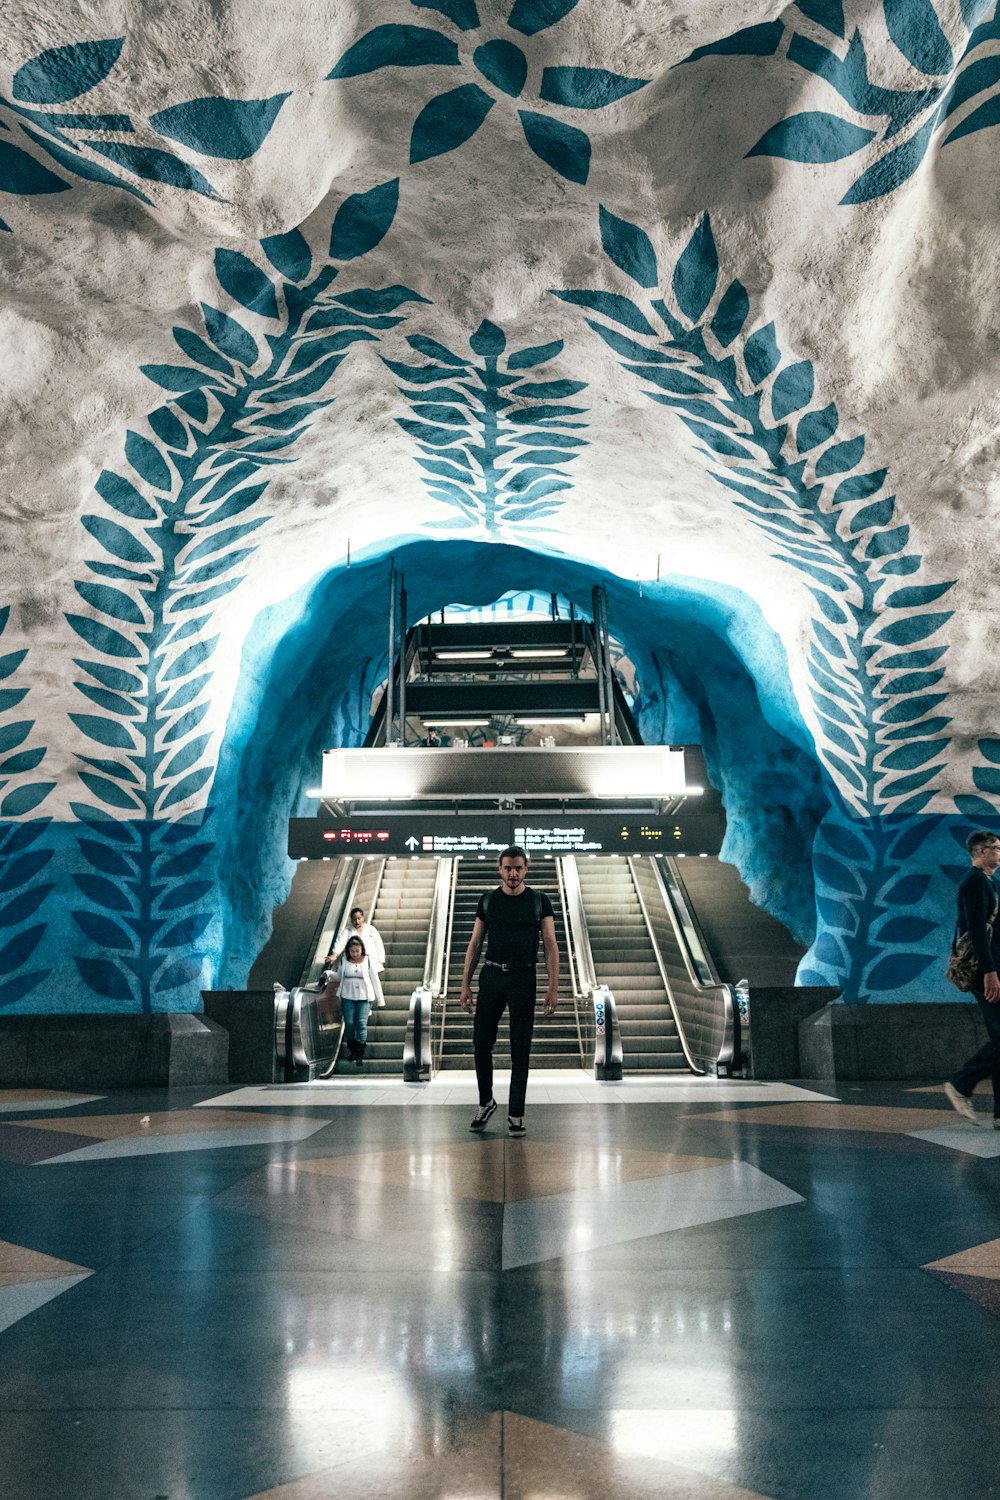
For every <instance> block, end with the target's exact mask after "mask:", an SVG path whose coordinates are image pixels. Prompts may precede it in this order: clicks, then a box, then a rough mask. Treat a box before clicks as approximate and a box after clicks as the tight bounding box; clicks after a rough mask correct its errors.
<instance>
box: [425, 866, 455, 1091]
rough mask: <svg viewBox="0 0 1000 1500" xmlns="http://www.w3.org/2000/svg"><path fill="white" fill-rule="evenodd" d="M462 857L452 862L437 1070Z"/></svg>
mask: <svg viewBox="0 0 1000 1500" xmlns="http://www.w3.org/2000/svg"><path fill="white" fill-rule="evenodd" d="M461 858H462V856H461V855H460V854H459V855H457V856H456V857H455V859H453V860H452V862H451V863H452V872H451V892H450V894H449V897H448V927H447V931H446V934H445V943H444V979H443V981H442V985H441V991H440V994H439V995H438V997H437V1000H438V1005H439V1006H440V1010H441V1019H440V1025H439V1026H438V1040H437V1051H436V1053H435V1055H434V1068H435V1071H436V1070H437V1069H438V1068H440V1066H441V1059H442V1057H443V1056H444V1033H445V1025H446V1022H447V1012H448V985H449V983H450V980H451V945H452V942H453V940H454V936H455V895H456V892H457V891H458V872H459V868H460V862H461ZM432 1050H433V1048H432Z"/></svg>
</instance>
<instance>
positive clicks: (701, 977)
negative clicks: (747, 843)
mask: <svg viewBox="0 0 1000 1500" xmlns="http://www.w3.org/2000/svg"><path fill="white" fill-rule="evenodd" d="M629 865H630V867H631V865H632V861H631V860H629ZM664 867H665V869H666V874H667V876H669V881H668V880H667V879H666V878H665V876H664ZM649 868H650V869H652V871H653V876H654V880H655V883H656V885H657V888H658V890H659V892H660V895H661V897H662V899H663V907H664V910H665V911H666V913H667V916H668V918H669V920H670V924H671V926H672V928H673V930H674V936H675V938H676V939H677V946H678V948H679V950H680V954H681V958H682V959H683V962H684V967H685V969H686V971H687V976H688V980H689V982H690V984H691V985H692V987H693V988H694V989H696V990H698V991H700V992H703V993H704V992H709V991H714V992H716V993H717V994H718V995H719V998H720V999H721V1002H722V1022H723V1025H722V1042H721V1045H720V1046H719V1048H718V1051H717V1053H716V1055H715V1056H713V1057H711V1058H706V1059H705V1063H706V1066H702V1065H700V1064H698V1063H696V1062H694V1061H693V1060H692V1058H691V1053H690V1046H689V1043H688V1040H687V1036H686V1035H685V1033H684V1027H683V1023H682V1022H681V1021H680V1019H679V1017H678V1012H677V1007H676V1005H675V1003H674V998H673V996H672V995H670V991H669V986H668V990H667V993H668V995H670V1007H671V1010H672V1011H673V1013H674V1018H675V1020H677V1021H678V1026H677V1030H678V1035H679V1036H680V1039H681V1046H682V1047H683V1049H684V1055H685V1057H687V1058H688V1059H689V1061H690V1062H691V1066H692V1067H693V1068H694V1070H695V1071H696V1072H698V1073H705V1072H707V1071H708V1066H707V1064H711V1065H714V1066H715V1067H718V1066H719V1065H720V1064H722V1065H723V1066H725V1067H732V1066H735V1065H736V1031H735V1026H736V1022H735V1014H736V1006H735V997H734V994H733V987H732V985H730V984H726V983H725V982H724V981H723V980H721V979H720V978H719V975H718V972H717V970H716V968H715V965H714V964H713V962H712V959H711V955H710V953H709V950H708V946H707V944H706V943H705V941H704V939H703V937H702V935H701V929H700V927H699V926H698V922H697V918H696V917H695V915H694V913H693V912H692V910H691V908H690V906H689V904H688V901H687V898H686V896H685V894H684V890H683V886H682V885H681V883H680V879H679V876H678V873H677V871H676V870H675V869H674V868H673V867H672V862H671V861H670V860H669V859H668V860H666V861H664V865H663V866H661V864H660V861H659V860H658V859H656V858H655V857H653V858H651V859H650V861H649ZM632 879H633V883H634V884H635V886H636V891H637V894H638V895H639V900H640V903H641V904H642V907H643V915H644V917H645V919H646V925H647V927H649V928H650V936H651V937H653V932H652V925H651V923H650V922H649V917H648V913H647V911H646V905H645V901H644V900H643V897H642V893H641V891H639V886H638V882H637V881H636V879H635V871H634V869H633V871H632ZM653 942H654V947H655V948H656V949H657V962H659V961H660V958H659V949H658V945H657V944H656V941H655V937H654V938H653Z"/></svg>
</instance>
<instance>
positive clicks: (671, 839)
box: [288, 807, 725, 859]
mask: <svg viewBox="0 0 1000 1500" xmlns="http://www.w3.org/2000/svg"><path fill="white" fill-rule="evenodd" d="M724 831H725V830H724V827H723V821H722V817H721V816H720V815H719V814H718V813H715V812H712V811H707V812H700V811H688V808H687V807H685V808H683V809H682V810H681V812H679V813H676V814H674V815H672V816H671V817H663V818H657V817H645V818H636V819H634V820H631V819H629V818H628V817H627V816H626V817H624V818H623V817H621V816H615V815H614V814H611V813H586V814H584V815H583V816H581V817H579V818H576V817H573V816H572V815H571V814H567V815H565V816H559V817H553V816H550V815H545V816H542V817H539V818H537V819H534V818H532V817H530V816H529V815H526V814H525V813H523V812H521V813H517V814H515V815H510V816H508V815H506V814H502V813H486V814H482V815H477V814H459V815H458V816H454V815H448V814H447V813H425V814H413V815H403V816H399V817H397V816H395V815H389V816H386V815H384V814H383V815H380V816H379V817H377V818H373V819H365V818H362V817H352V818H345V819H344V820H343V821H342V822H339V823H337V822H333V821H330V820H329V819H326V818H322V817H320V818H293V819H292V821H291V824H290V827H289V834H288V852H289V854H290V855H291V857H292V858H293V859H332V858H334V857H337V856H340V855H363V854H377V855H395V856H396V857H400V856H403V857H405V856H407V855H410V856H414V857H420V856H423V857H425V858H427V857H431V858H433V857H434V856H435V855H454V854H460V855H468V856H470V857H472V858H475V857H476V856H478V855H480V854H482V855H485V856H486V857H488V858H493V859H496V856H497V855H498V854H499V852H500V851H501V849H505V848H506V847H507V846H508V845H509V844H520V845H521V846H522V847H523V848H525V849H527V850H528V852H529V853H532V854H578V855H583V856H585V855H588V854H718V852H719V849H720V847H721V844H722V836H723V833H724Z"/></svg>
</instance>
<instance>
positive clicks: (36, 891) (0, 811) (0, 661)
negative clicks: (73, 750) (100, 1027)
mask: <svg viewBox="0 0 1000 1500" xmlns="http://www.w3.org/2000/svg"><path fill="white" fill-rule="evenodd" d="M9 621H10V606H9V605H6V606H4V608H2V609H0V636H2V635H3V634H4V632H5V631H6V629H7V626H8V623H9ZM27 655H28V652H27V649H21V650H19V651H4V652H2V653H0V683H2V684H3V686H2V687H0V1008H2V1007H4V1006H7V1005H11V1004H13V1003H15V1002H17V1001H19V1000H21V999H22V998H23V997H24V996H25V995H28V994H30V992H31V991H32V990H33V989H35V988H36V987H37V986H38V985H40V984H41V983H42V981H43V980H44V979H46V978H47V977H48V975H49V974H50V973H51V969H48V968H40V969H32V970H29V969H26V968H25V965H26V964H28V963H29V962H30V960H31V958H32V956H33V954H34V952H35V950H36V948H37V947H38V945H39V943H40V942H41V940H42V938H43V936H44V934H45V931H46V928H47V925H48V924H47V923H46V922H39V921H36V920H34V919H35V918H37V916H38V914H39V912H40V909H41V907H42V906H43V905H44V903H45V901H46V900H47V899H48V897H49V895H50V894H51V892H52V890H53V889H54V883H53V882H52V881H46V880H43V879H42V878H40V877H41V876H42V872H43V870H44V869H45V867H46V865H48V863H49V861H50V860H51V858H52V855H53V852H54V851H53V850H52V849H50V848H45V847H44V846H43V845H42V844H41V843H40V840H42V839H43V838H44V836H45V832H46V829H47V828H48V826H49V823H50V822H51V819H50V818H48V817H46V816H44V815H41V816H32V815H33V814H36V813H37V811H38V809H39V808H40V807H41V805H42V803H43V802H44V801H45V800H46V798H47V797H48V795H49V793H50V792H51V791H52V789H53V788H54V786H55V784H56V783H55V782H54V781H40V780H38V779H36V773H37V772H38V770H39V767H40V766H41V764H42V762H43V761H44V759H45V756H46V754H47V747H46V746H44V745H35V744H32V743H31V731H32V730H33V729H34V727H35V721H34V719H25V718H19V717H17V712H18V710H19V709H20V708H21V705H22V704H23V702H24V700H25V698H26V697H27V696H28V691H29V690H28V688H27V687H22V686H20V685H16V684H17V678H18V674H19V673H21V672H22V670H23V668H24V664H25V658H26V657H27ZM15 819H16V820H18V821H12V820H15Z"/></svg>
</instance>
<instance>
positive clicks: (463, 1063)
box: [437, 857, 582, 1069]
mask: <svg viewBox="0 0 1000 1500" xmlns="http://www.w3.org/2000/svg"><path fill="white" fill-rule="evenodd" d="M457 863H458V872H457V876H456V881H455V893H454V914H453V918H452V929H451V944H450V950H449V955H448V972H449V980H448V989H447V993H446V994H445V996H444V997H443V1005H444V1016H443V1019H442V1025H441V1028H440V1031H439V1032H438V1046H437V1053H438V1057H437V1065H438V1067H440V1068H448V1069H457V1068H463V1069H468V1068H471V1067H472V1066H473V1052H472V1021H473V1018H472V1017H471V1016H467V1015H466V1014H465V1012H464V1011H463V1010H462V1009H461V1007H460V1006H459V1003H458V997H459V991H460V989H461V984H462V971H463V965H464V962H465V953H466V950H467V948H468V946H469V941H470V939H471V937H472V929H473V926H474V925H475V920H476V908H477V906H478V904H479V898H480V896H481V895H482V894H483V892H484V891H491V890H495V889H496V887H497V885H498V884H499V880H498V878H497V872H496V866H495V865H493V864H491V863H490V862H489V861H488V860H478V859H476V860H470V859H460V860H458V861H457ZM527 883H528V885H529V886H530V887H531V888H532V889H533V890H538V891H544V893H545V895H547V896H548V898H549V900H550V901H551V902H552V909H553V914H554V918H555V929H556V942H557V944H558V946H559V1006H558V1009H557V1010H556V1013H555V1015H554V1016H547V1017H543V1016H542V1015H541V1012H540V1010H539V1013H538V1015H537V1016H536V1020H535V1034H534V1038H533V1040H532V1044H531V1060H532V1065H533V1066H534V1067H543V1068H579V1067H581V1066H582V1059H581V1055H580V1039H579V1032H578V1028H577V1021H576V1013H575V1008H574V1004H573V983H572V978H571V974H570V968H569V963H568V955H567V945H566V926H565V918H564V913H563V907H562V899H561V895H560V890H559V881H558V878H557V872H556V867H555V861H554V860H553V859H546V858H544V857H539V858H535V859H532V861H531V865H530V867H529V870H528V881H527ZM477 984H478V972H477V975H476V977H475V978H474V980H473V986H474V987H475V986H476V985H477ZM544 984H545V960H544V956H543V955H542V952H541V945H539V974H538V988H539V994H541V992H542V989H543V987H544ZM493 1061H494V1066H495V1067H497V1068H502V1069H507V1068H509V1067H510V1033H509V1028H508V1023H507V1013H506V1011H505V1012H504V1014H503V1017H502V1019H501V1021H500V1029H499V1031H498V1033H497V1041H496V1046H495V1048H494V1049H493Z"/></svg>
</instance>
